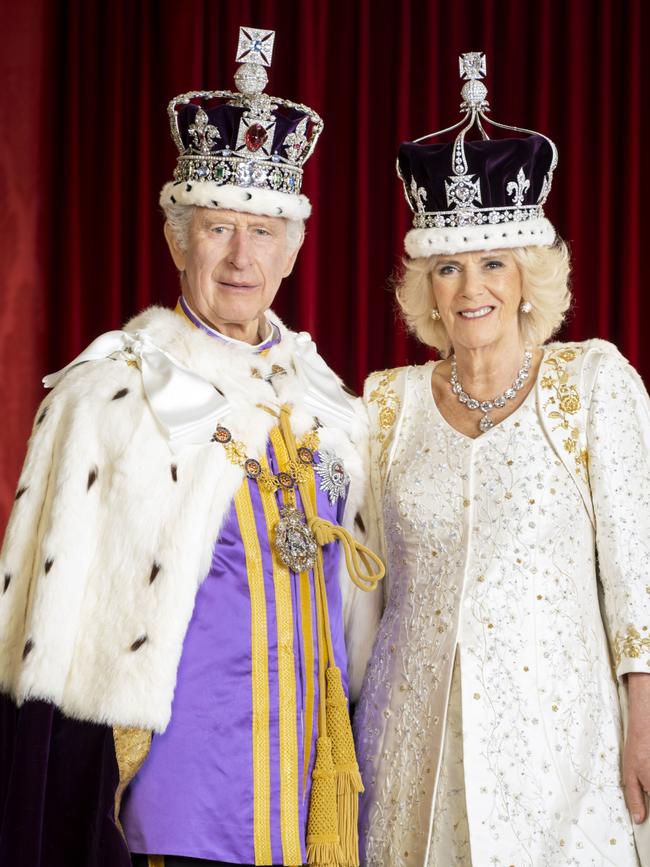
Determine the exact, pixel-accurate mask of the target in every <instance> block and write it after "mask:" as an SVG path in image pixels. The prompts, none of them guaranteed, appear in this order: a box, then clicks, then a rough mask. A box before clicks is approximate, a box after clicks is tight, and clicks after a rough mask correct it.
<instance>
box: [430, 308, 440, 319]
mask: <svg viewBox="0 0 650 867" xmlns="http://www.w3.org/2000/svg"><path fill="white" fill-rule="evenodd" d="M431 318H432V319H433V321H434V322H439V320H440V313H439V312H438V311H437V310H436V308H435V307H434V308H433V310H432V311H431Z"/></svg>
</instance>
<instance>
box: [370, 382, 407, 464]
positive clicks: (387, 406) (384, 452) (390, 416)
mask: <svg viewBox="0 0 650 867" xmlns="http://www.w3.org/2000/svg"><path fill="white" fill-rule="evenodd" d="M399 371H400V368H394V369H392V370H384V371H382V372H381V373H377V374H375V376H374V377H373V380H374V382H373V383H372V388H371V390H370V392H369V394H368V397H367V403H368V408H369V409H370V410H371V417H372V415H376V419H377V426H376V430H375V431H373V432H372V433H373V434H374V436H375V437H376V440H377V444H378V446H379V468H380V470H381V473H382V476H383V475H384V474H385V469H386V462H387V460H388V445H389V443H390V440H391V433H392V428H393V426H394V425H395V422H396V421H397V418H398V416H399V413H400V410H401V408H402V401H401V399H400V397H399V395H398V394H397V392H396V391H395V389H394V387H393V383H394V382H395V380H396V379H397V375H398V373H399ZM373 409H374V412H372V410H373ZM371 435H372V434H371Z"/></svg>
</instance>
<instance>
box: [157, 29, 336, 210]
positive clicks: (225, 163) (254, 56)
mask: <svg viewBox="0 0 650 867" xmlns="http://www.w3.org/2000/svg"><path fill="white" fill-rule="evenodd" d="M274 43H275V33H274V31H272V30H259V29H255V28H252V27H241V28H240V29H239V41H238V44H237V52H236V58H235V59H236V61H237V62H238V63H240V66H239V67H238V69H237V71H236V72H235V76H234V78H235V86H236V88H237V89H236V90H235V91H230V90H210V91H207V90H200V91H191V92H189V93H183V94H181V95H180V96H177V97H175V98H174V99H173V100H171V102H170V103H169V106H168V114H169V120H170V126H171V133H172V138H173V140H174V143H175V144H176V146H177V148H178V151H179V157H178V162H177V165H176V170H175V172H174V183H175V185H181V184H186V186H187V187H189V188H190V189H189V190H187V192H188V193H189V192H191V188H192V185H193V184H205V183H207V184H210V183H211V184H214V185H216V186H219V187H221V186H228V187H232V186H234V187H243V188H246V189H250V188H254V189H258V190H266V191H269V192H273V193H277V194H284V195H287V196H291V197H297V196H298V195H299V193H300V187H301V183H302V166H303V165H304V163H305V162H306V161H307V159H308V158H309V157H310V156H311V154H312V152H313V150H314V147H315V146H316V142H317V140H318V137H319V135H320V133H321V131H322V129H323V121H322V119H321V118H320V117H319V115H318V114H317V113H316V112H315V111H313V110H312V109H310V108H308V107H307V106H305V105H302V104H300V103H295V102H291V101H290V100H286V99H280V98H278V97H274V96H270V95H269V94H267V93H265V92H264V90H265V88H266V85H267V83H268V76H267V72H266V68H267V67H269V66H270V65H271V60H272V57H273V48H274ZM258 198H259V197H258ZM267 199H268V197H267ZM268 200H269V201H271V200H270V199H268ZM273 201H275V199H273ZM307 204H308V203H307ZM281 212H282V207H281V206H278V208H277V209H276V210H275V211H274V213H281Z"/></svg>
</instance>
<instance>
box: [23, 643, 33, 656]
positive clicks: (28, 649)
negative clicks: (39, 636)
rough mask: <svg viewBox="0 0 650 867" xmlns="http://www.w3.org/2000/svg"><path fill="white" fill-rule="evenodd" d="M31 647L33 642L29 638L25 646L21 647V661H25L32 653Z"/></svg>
mask: <svg viewBox="0 0 650 867" xmlns="http://www.w3.org/2000/svg"><path fill="white" fill-rule="evenodd" d="M33 647H34V642H33V641H32V639H31V638H29V639H28V640H27V641H26V642H25V646H24V647H23V659H27V657H28V656H29V654H30V653H31V652H32V649H33Z"/></svg>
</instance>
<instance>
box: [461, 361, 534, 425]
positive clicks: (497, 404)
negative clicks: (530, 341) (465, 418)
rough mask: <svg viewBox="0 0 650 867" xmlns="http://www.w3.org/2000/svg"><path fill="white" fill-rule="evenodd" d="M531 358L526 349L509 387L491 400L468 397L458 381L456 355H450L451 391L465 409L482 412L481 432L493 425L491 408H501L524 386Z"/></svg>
mask: <svg viewBox="0 0 650 867" xmlns="http://www.w3.org/2000/svg"><path fill="white" fill-rule="evenodd" d="M532 359H533V353H532V352H531V351H530V349H527V350H526V351H525V352H524V362H523V364H522V365H521V367H520V368H519V370H518V372H517V376H516V377H515V380H514V382H513V383H512V385H511V386H510V388H506V390H505V391H504V392H503V394H500V395H499V396H498V397H493V398H492V400H476V399H475V398H473V397H470V396H469V394H467V392H466V391H465V390H464V389H463V386H462V385H461V384H460V382H459V381H458V365H457V364H456V356H455V355H452V357H451V379H450V380H449V381H450V383H451V390H452V392H453V393H454V394H455V395H456V396H457V397H458V400H459V401H460V402H461V403H462V404H465V406H466V407H467V409H480V410H481V412H482V413H483V417H482V418H481V420H480V421H479V423H478V426H479V428H480V429H481V433H485V431H487V430H490V428H491V427H494V422H493V421H492V419H491V417H490V412H492V410H493V409H501V407H504V406H505V405H506V403H507V402H508V401H509V400H514V398H515V397H516V396H517V392H518V391H521V389H522V388H523V387H524V382H525V381H526V380H527V379H528V374H529V372H530V364H531V361H532Z"/></svg>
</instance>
